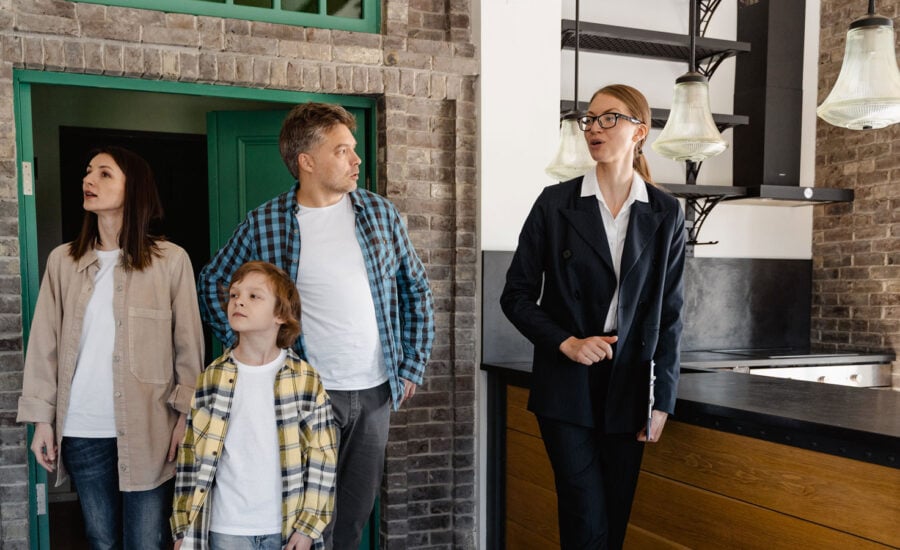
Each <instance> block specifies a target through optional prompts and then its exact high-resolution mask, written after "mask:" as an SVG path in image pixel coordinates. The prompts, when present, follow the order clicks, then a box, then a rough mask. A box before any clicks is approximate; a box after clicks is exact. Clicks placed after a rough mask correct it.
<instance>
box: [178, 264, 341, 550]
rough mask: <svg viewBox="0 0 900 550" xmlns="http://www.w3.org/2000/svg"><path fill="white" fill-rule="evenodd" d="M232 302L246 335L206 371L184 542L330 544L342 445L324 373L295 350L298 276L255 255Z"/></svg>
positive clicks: (188, 457)
mask: <svg viewBox="0 0 900 550" xmlns="http://www.w3.org/2000/svg"><path fill="white" fill-rule="evenodd" d="M227 311H228V322H229V324H230V326H231V328H232V330H233V331H234V332H235V334H236V335H237V344H236V345H235V346H234V347H233V348H232V349H229V350H226V351H225V353H224V354H223V355H222V356H221V357H219V358H218V359H217V360H215V361H214V362H213V363H212V364H211V365H209V367H207V369H206V370H205V371H204V372H203V373H202V374H201V375H200V378H199V379H198V381H197V386H196V388H197V389H196V393H195V394H194V402H193V404H192V406H191V414H190V416H189V417H188V426H187V432H186V434H185V437H184V441H183V442H182V444H181V446H180V447H179V452H178V469H177V476H176V486H175V498H174V506H173V514H172V520H171V523H172V532H173V535H174V537H175V548H176V550H179V549H180V550H189V549H191V550H192V549H206V548H212V549H213V550H215V549H219V548H221V549H228V550H230V549H241V548H248V549H249V548H262V549H268V548H272V549H276V550H277V549H281V548H287V549H290V550H294V549H299V550H307V549H310V548H315V549H320V548H322V547H323V546H324V543H323V539H322V531H323V530H324V529H325V526H326V525H328V523H329V521H331V515H332V511H333V508H334V480H335V467H336V463H337V445H336V434H335V424H334V417H333V415H332V410H331V401H330V399H329V397H328V394H327V393H326V392H325V390H324V388H323V387H322V384H321V382H320V380H319V375H318V374H317V373H316V371H315V370H313V368H312V367H311V366H310V365H309V364H308V363H306V362H305V361H303V360H301V359H300V358H299V357H297V355H296V353H295V352H294V351H293V350H292V349H291V344H292V343H293V342H294V340H295V339H296V338H297V336H298V335H299V333H300V321H299V319H300V297H299V295H298V293H297V288H296V285H295V284H294V282H293V281H292V280H291V279H290V277H288V275H287V274H286V273H285V272H284V271H282V270H281V269H279V268H277V267H276V266H274V265H272V264H270V263H266V262H259V261H253V262H247V263H245V264H244V265H242V266H241V267H240V268H239V269H238V270H237V271H236V272H235V273H234V276H233V277H232V279H231V284H230V286H229V289H228V300H227ZM238 379H240V383H238Z"/></svg>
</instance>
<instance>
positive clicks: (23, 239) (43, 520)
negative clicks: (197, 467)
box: [13, 69, 378, 550]
mask: <svg viewBox="0 0 900 550" xmlns="http://www.w3.org/2000/svg"><path fill="white" fill-rule="evenodd" d="M34 85H48V86H76V87H87V88H103V89H109V90H130V91H142V92H155V93H169V94H181V95H193V96H206V97H218V98H231V99H246V100H251V101H271V102H273V103H282V104H285V105H294V104H297V103H304V102H308V101H321V102H329V103H338V104H341V105H344V106H345V107H356V108H360V109H362V110H363V111H364V113H365V114H364V116H365V117H366V124H365V127H366V128H368V135H367V136H366V155H367V157H368V158H369V159H371V161H370V162H368V163H367V165H368V169H367V171H366V174H365V177H366V180H367V181H370V182H375V181H376V170H375V162H374V159H375V158H376V155H375V151H376V150H377V148H376V129H375V107H376V103H375V99H373V98H369V97H360V96H342V95H333V94H314V93H308V92H298V91H288V90H269V89H258V88H242V87H237V86H220V85H214V84H196V83H188V82H169V81H160V80H143V79H139V78H125V77H114V76H100V75H85V74H74V73H57V72H49V71H33V70H20V69H14V70H13V109H14V118H15V128H16V168H17V175H18V177H17V180H18V185H17V187H18V191H17V192H18V195H17V196H18V205H19V260H20V275H21V283H22V328H23V345H27V342H28V334H29V331H30V328H31V318H32V314H33V312H34V306H35V302H36V301H37V294H38V289H39V288H40V273H39V270H40V268H39V265H38V247H37V213H36V205H35V200H34V193H33V178H32V177H31V168H32V162H33V159H34V145H33V143H34V142H33V135H32V111H31V109H32V103H31V89H32V86H34ZM28 441H29V444H30V441H31V428H30V427H29V430H28ZM28 472H29V473H28V476H29V482H28V485H29V512H28V517H29V540H30V541H31V548H32V549H34V550H45V549H47V548H49V547H50V543H49V541H50V531H49V520H48V516H47V514H46V509H47V508H46V507H47V491H46V484H47V474H46V472H45V471H44V470H43V469H42V468H40V467H38V466H37V464H36V463H35V462H34V457H33V455H32V454H31V453H30V452H29V453H28ZM38 507H40V508H41V509H40V510H39V509H38ZM39 512H40V513H39ZM373 527H374V528H373V529H372V530H373V531H374V533H375V537H376V540H373V541H371V542H372V544H373V545H377V532H378V529H377V522H376V525H375V526H373ZM373 547H377V546H373Z"/></svg>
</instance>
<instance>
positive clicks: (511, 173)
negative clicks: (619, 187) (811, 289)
mask: <svg viewBox="0 0 900 550" xmlns="http://www.w3.org/2000/svg"><path fill="white" fill-rule="evenodd" d="M806 4H807V6H806V9H807V18H806V26H807V31H806V49H805V63H804V77H803V83H804V84H803V85H804V100H803V110H804V113H803V128H802V141H803V142H802V144H801V167H800V180H801V181H800V183H801V185H810V186H811V185H814V181H813V178H814V172H815V164H814V159H815V101H816V79H817V62H818V28H819V0H807V2H806ZM480 15H481V21H480V29H481V31H480V33H479V34H480V38H481V44H480V46H481V51H480V53H481V60H482V68H481V89H480V94H481V96H480V97H481V111H480V125H481V178H480V179H481V219H480V222H481V234H480V239H481V247H482V249H483V250H513V249H515V246H516V241H517V237H518V233H519V230H520V228H521V225H522V222H523V221H524V219H525V216H526V215H527V214H528V210H529V208H530V206H531V204H532V203H533V201H534V199H535V198H536V197H537V195H538V193H539V192H540V190H541V189H542V188H543V187H544V186H546V185H549V184H552V183H554V181H553V180H551V179H550V178H549V177H548V176H546V175H545V174H544V167H546V165H547V164H548V163H549V162H550V160H551V159H552V157H553V156H554V153H555V151H556V145H557V139H558V138H557V135H558V134H557V128H558V106H559V100H560V97H564V98H566V99H572V97H573V80H574V52H572V51H571V50H566V51H565V52H560V50H559V42H560V32H559V20H560V19H561V18H566V19H574V18H575V0H481V10H480ZM687 15H688V0H631V1H629V2H622V1H621V0H590V1H585V0H583V1H582V2H581V19H582V21H593V22H597V23H604V24H610V25H619V26H626V27H638V28H645V29H652V30H659V31H664V32H674V33H687V32H688V18H687ZM736 19H737V2H736V1H734V0H731V1H726V2H722V4H721V5H720V6H719V8H718V10H717V12H716V14H715V16H714V18H713V20H712V22H711V23H710V25H709V29H708V32H707V36H709V37H713V38H722V39H734V38H735V36H736ZM734 68H735V61H734V59H730V60H728V61H726V62H725V63H723V64H722V66H720V67H719V69H718V70H717V71H716V73H715V75H713V78H712V79H711V81H710V103H711V106H712V110H713V111H714V112H719V113H732V112H733V101H732V98H733V96H734ZM686 70H687V66H686V64H683V63H673V62H666V61H656V60H649V59H641V58H636V57H622V56H613V55H605V54H596V53H587V52H582V54H581V56H580V63H579V80H580V83H579V93H578V97H579V99H580V100H586V99H588V98H589V97H590V95H591V94H592V93H593V92H594V91H595V90H596V89H597V88H599V87H601V86H603V85H606V84H609V83H614V82H623V83H626V84H630V85H632V86H635V87H636V88H638V89H640V90H641V91H642V92H644V94H645V95H646V96H647V98H648V100H649V102H650V105H651V106H653V107H660V108H668V107H669V106H670V104H671V96H672V87H673V86H674V83H675V78H676V77H678V76H679V75H680V74H682V73H684V72H685V71H686ZM731 134H732V132H731V131H730V130H728V131H726V132H725V133H724V137H725V139H726V140H727V141H729V143H730V142H731V138H732V135H731ZM658 135H659V130H652V131H651V133H650V141H651V142H652V140H654V139H656V137H657V136H658ZM645 152H646V153H647V158H648V160H649V162H650V167H651V170H652V173H653V177H654V178H655V179H656V180H657V181H660V182H674V183H680V182H683V181H684V176H683V167H682V165H681V164H680V163H676V162H674V161H671V160H668V159H664V158H661V157H659V156H658V155H656V154H655V153H654V152H653V151H652V150H650V148H649V147H648V148H645ZM732 155H733V151H732V148H731V147H729V149H728V150H727V151H726V152H725V153H723V154H722V155H720V156H718V157H715V158H713V159H710V160H708V161H706V162H705V163H704V165H703V168H702V170H701V172H700V178H699V183H700V184H713V185H731V183H732V177H731V176H732V174H731V169H732V158H733V157H732ZM700 240H718V241H719V244H718V245H713V246H698V247H696V249H695V253H696V255H697V256H717V257H744V258H748V257H750V258H804V259H806V258H810V257H811V253H812V252H811V251H812V207H808V206H806V207H795V208H786V207H763V206H742V205H727V204H723V205H719V206H718V207H716V209H715V210H714V211H713V213H712V214H711V215H710V216H709V219H708V220H707V221H706V225H705V226H704V227H703V230H702V232H701V234H700Z"/></svg>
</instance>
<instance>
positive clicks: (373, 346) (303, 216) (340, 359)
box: [297, 195, 388, 390]
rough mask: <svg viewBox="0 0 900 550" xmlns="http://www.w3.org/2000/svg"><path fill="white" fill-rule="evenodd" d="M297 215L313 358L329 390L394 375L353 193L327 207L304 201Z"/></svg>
mask: <svg viewBox="0 0 900 550" xmlns="http://www.w3.org/2000/svg"><path fill="white" fill-rule="evenodd" d="M297 220H298V221H299V222H300V268H299V272H298V276H297V289H298V290H299V291H300V302H301V304H302V305H303V307H302V312H303V313H302V319H301V321H302V326H303V333H304V340H305V342H306V352H307V358H308V359H309V363H310V364H311V365H312V366H313V367H315V369H316V370H317V371H319V376H320V377H321V379H322V385H323V386H325V389H326V390H365V389H369V388H374V387H375V386H378V385H380V384H382V383H384V382H385V381H386V380H387V379H388V377H387V370H386V369H385V366H384V356H383V355H382V350H381V340H380V339H379V335H378V321H377V320H376V318H375V302H374V300H373V299H372V289H371V288H370V287H369V276H368V273H367V272H366V263H365V259H364V258H363V251H362V249H361V248H360V245H359V241H357V240H356V217H355V215H354V212H353V205H352V204H351V203H350V197H348V196H346V195H344V198H343V199H341V200H340V201H338V202H337V203H335V204H333V205H331V206H326V207H324V208H308V207H305V206H302V205H301V206H300V210H299V212H298V213H297Z"/></svg>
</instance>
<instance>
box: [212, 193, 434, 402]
mask: <svg viewBox="0 0 900 550" xmlns="http://www.w3.org/2000/svg"><path fill="white" fill-rule="evenodd" d="M297 189H298V186H297V185H295V186H294V187H293V188H292V189H291V190H290V191H288V192H286V193H282V194H281V195H278V196H277V197H275V198H274V199H272V200H270V201H268V202H266V203H263V204H262V205H261V206H259V207H258V208H256V209H255V210H253V211H252V212H250V213H249V214H248V215H247V217H246V219H244V221H243V222H241V224H240V225H239V226H238V227H237V229H236V230H235V231H234V234H233V235H232V236H231V238H230V239H229V240H228V242H227V243H226V244H225V246H224V247H222V249H221V250H219V252H218V253H217V254H216V255H215V257H214V258H213V259H212V261H210V263H209V264H207V265H206V267H204V268H203V270H202V271H201V272H200V277H199V281H198V282H197V293H198V297H199V299H200V315H201V317H202V318H203V320H204V321H205V322H206V323H207V324H208V325H209V326H210V328H211V329H212V331H213V334H215V335H216V337H217V338H218V339H219V340H220V341H221V342H222V343H223V344H224V345H226V346H232V345H234V343H235V338H234V333H233V332H232V331H231V327H229V325H228V317H227V314H226V311H225V309H224V307H223V305H222V304H223V303H224V301H223V299H224V298H225V297H226V296H227V294H226V293H227V288H228V283H229V282H230V281H231V275H232V274H233V273H234V272H235V271H236V270H237V268H238V267H240V266H241V265H242V264H243V263H245V262H248V261H250V260H263V261H266V262H270V263H273V264H275V265H277V266H278V267H280V268H282V269H284V270H285V271H286V272H287V273H288V274H289V275H290V276H291V279H293V280H294V281H296V280H297V271H298V268H299V263H300V225H299V222H298V221H297V216H296V214H297V211H298V210H299V206H298V204H297V200H296V196H297ZM349 196H350V202H351V203H352V205H353V209H354V211H355V212H356V238H357V240H358V241H359V246H360V248H361V249H362V252H363V258H364V259H365V264H366V270H367V271H368V275H369V287H370V289H371V291H372V298H373V300H374V302H375V315H376V319H377V321H378V333H379V336H380V339H381V348H382V352H383V353H384V363H385V365H386V367H387V371H388V372H387V375H388V379H389V381H390V385H391V394H392V396H393V400H394V408H395V409H396V408H397V407H398V406H399V403H400V399H401V398H402V397H403V381H402V380H401V378H404V379H406V380H409V381H410V382H412V383H414V384H417V385H420V384H422V379H423V376H424V374H425V365H426V364H427V363H428V358H429V356H430V355H431V346H432V343H433V341H434V298H433V296H432V293H431V287H430V286H429V284H428V277H427V275H426V273H425V267H424V266H423V265H422V261H421V260H420V259H419V257H418V255H416V251H415V250H414V249H413V246H412V243H410V241H409V236H408V235H407V233H406V227H405V226H404V224H403V220H402V219H401V218H400V213H399V212H398V211H397V208H396V207H395V206H394V205H393V204H391V202H390V201H388V200H387V199H385V198H384V197H381V196H379V195H376V194H374V193H371V192H369V191H366V190H365V189H357V190H355V191H352V192H351V193H349ZM300 298H301V301H302V299H303V297H302V296H301V297H300ZM294 351H296V352H297V355H299V356H300V357H301V358H302V359H304V360H306V359H307V354H306V350H305V344H304V339H303V335H302V334H301V335H300V337H299V338H298V339H297V341H296V342H295V343H294ZM315 366H316V365H313V367H315Z"/></svg>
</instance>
